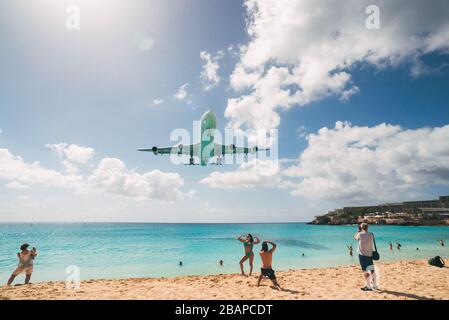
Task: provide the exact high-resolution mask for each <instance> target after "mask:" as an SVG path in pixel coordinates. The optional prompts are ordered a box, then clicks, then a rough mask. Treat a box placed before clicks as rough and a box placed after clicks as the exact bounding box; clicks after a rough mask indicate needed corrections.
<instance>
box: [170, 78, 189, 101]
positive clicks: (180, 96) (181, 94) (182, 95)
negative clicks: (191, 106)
mask: <svg viewBox="0 0 449 320" xmlns="http://www.w3.org/2000/svg"><path fill="white" fill-rule="evenodd" d="M188 86H189V83H188V82H187V83H184V84H183V85H182V86H180V87H179V88H178V91H176V93H175V95H174V96H173V98H174V99H175V100H178V101H183V100H185V99H186V98H187V95H188V92H187V87H188Z"/></svg>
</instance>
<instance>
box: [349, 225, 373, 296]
mask: <svg viewBox="0 0 449 320" xmlns="http://www.w3.org/2000/svg"><path fill="white" fill-rule="evenodd" d="M354 240H357V241H358V242H359V243H358V253H359V261H360V266H361V267H362V271H363V274H364V276H365V287H363V288H361V289H362V290H363V291H371V290H377V289H378V287H377V277H376V273H375V272H374V261H373V244H374V234H373V233H372V232H368V224H367V223H362V224H361V225H360V226H359V230H358V232H357V233H356V234H355V236H354Z"/></svg>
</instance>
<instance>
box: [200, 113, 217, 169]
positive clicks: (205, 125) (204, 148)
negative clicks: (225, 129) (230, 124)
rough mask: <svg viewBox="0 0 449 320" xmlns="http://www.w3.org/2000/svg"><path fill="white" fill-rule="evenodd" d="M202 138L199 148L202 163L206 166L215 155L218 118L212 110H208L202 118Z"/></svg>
mask: <svg viewBox="0 0 449 320" xmlns="http://www.w3.org/2000/svg"><path fill="white" fill-rule="evenodd" d="M200 128H201V129H200V130H201V132H200V133H201V140H200V145H199V150H198V156H199V160H200V165H202V166H206V165H207V163H208V161H209V159H210V158H211V157H213V156H214V154H215V152H214V151H215V150H214V137H215V130H216V129H217V118H216V117H215V114H214V113H213V112H211V111H207V112H206V113H205V114H203V116H202V117H201V119H200Z"/></svg>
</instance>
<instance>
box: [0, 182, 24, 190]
mask: <svg viewBox="0 0 449 320" xmlns="http://www.w3.org/2000/svg"><path fill="white" fill-rule="evenodd" d="M5 187H6V188H8V189H28V188H29V187H30V186H27V185H26V184H22V183H20V182H17V181H11V182H9V183H7V184H5Z"/></svg>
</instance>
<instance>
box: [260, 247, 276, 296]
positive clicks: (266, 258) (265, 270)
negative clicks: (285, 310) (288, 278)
mask: <svg viewBox="0 0 449 320" xmlns="http://www.w3.org/2000/svg"><path fill="white" fill-rule="evenodd" d="M268 244H271V246H272V247H271V249H268ZM274 250H276V244H275V243H274V242H271V241H264V242H262V249H261V250H260V252H259V254H260V258H261V259H262V268H260V276H259V280H258V281H257V286H258V287H259V286H260V281H261V280H262V278H263V277H268V278H269V279H270V280H271V282H273V284H274V286H275V288H276V289H278V290H282V288H281V286H280V285H279V283H278V282H277V280H276V275H275V274H274V270H273V267H272V261H273V252H274Z"/></svg>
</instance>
